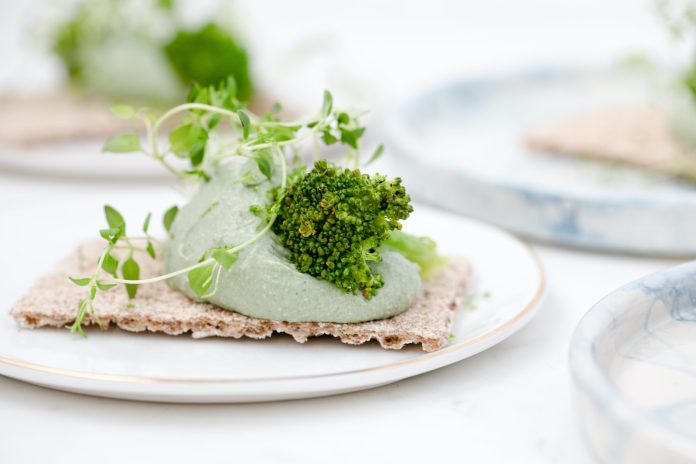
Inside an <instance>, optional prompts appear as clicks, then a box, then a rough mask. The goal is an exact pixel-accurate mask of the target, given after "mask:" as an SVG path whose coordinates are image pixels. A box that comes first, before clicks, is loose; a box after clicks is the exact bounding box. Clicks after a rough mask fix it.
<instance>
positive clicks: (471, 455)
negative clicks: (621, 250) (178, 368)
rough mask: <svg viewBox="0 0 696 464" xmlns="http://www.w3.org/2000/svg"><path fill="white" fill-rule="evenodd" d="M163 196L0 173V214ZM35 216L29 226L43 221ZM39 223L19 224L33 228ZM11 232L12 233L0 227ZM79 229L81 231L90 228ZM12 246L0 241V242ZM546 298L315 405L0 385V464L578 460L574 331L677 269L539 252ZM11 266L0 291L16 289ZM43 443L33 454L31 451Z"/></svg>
mask: <svg viewBox="0 0 696 464" xmlns="http://www.w3.org/2000/svg"><path fill="white" fill-rule="evenodd" d="M155 190H157V191H160V192H163V193H162V194H169V193H168V190H167V188H163V187H156V186H150V187H143V186H137V185H131V186H129V187H124V186H110V185H108V184H84V183H82V184H77V183H69V182H57V181H47V180H36V179H32V178H29V177H18V176H7V175H5V176H0V198H1V199H2V200H0V212H1V211H2V210H4V209H7V208H20V207H24V206H26V205H30V204H31V203H33V202H37V201H47V199H48V198H50V200H51V201H52V202H54V203H55V204H56V205H57V207H66V201H67V199H69V197H71V196H73V195H75V194H89V195H100V196H103V197H104V198H108V199H110V201H113V203H114V204H118V201H119V198H123V197H124V196H131V195H133V194H134V193H136V194H139V193H141V192H142V194H143V195H147V194H152V193H153V191H155ZM39 221H40V219H38V218H37V224H35V225H38V224H39V223H40V222H39ZM35 225H22V226H23V227H30V226H35ZM2 226H3V227H5V226H12V225H5V224H3V225H2ZM86 233H88V232H87V231H86ZM6 246H12V244H7V243H3V244H0V253H1V250H2V247H6ZM535 248H536V249H537V250H538V251H539V253H540V255H541V257H542V259H543V260H544V263H545V264H546V268H547V273H548V285H549V293H548V297H547V299H546V302H545V304H544V305H543V307H542V308H541V310H540V312H539V314H538V315H537V317H536V318H535V319H534V320H533V321H532V322H531V323H530V324H529V325H528V326H527V327H526V328H524V329H523V330H522V331H520V332H519V333H518V334H516V335H514V336H513V337H512V338H510V339H508V340H506V341H505V342H503V343H501V344H500V345H498V346H496V347H494V348H492V349H490V350H488V351H486V352H484V353H482V354H480V355H477V356H475V357H474V358H471V359H469V360H465V361H463V362H460V363H458V364H455V365H453V366H451V367H447V368H444V369H441V370H438V371H436V372H434V373H430V374H426V375H422V376H419V377H416V378H413V379H410V380H407V381H403V382H400V383H398V384H395V385H391V386H387V387H382V388H378V389H375V390H370V391H366V392H363V393H355V394H347V395H342V396H336V397H329V398H324V399H316V400H302V401H292V402H280V403H267V404H250V405H212V406H187V405H166V404H165V405H157V404H146V403H136V402H126V401H114V400H105V399H98V398H90V397H82V396H78V395H73V394H67V393H60V392H55V391H51V390H47V389H43V388H40V387H34V386H30V385H26V384H23V383H20V382H17V381H14V380H10V379H7V378H3V377H0V411H2V413H0V437H1V438H0V462H8V463H9V462H12V463H21V462H36V460H38V459H39V458H43V461H44V462H50V458H52V457H54V456H56V455H62V454H63V453H70V454H72V455H74V456H75V459H76V460H75V461H74V462H87V461H90V460H93V459H94V458H95V457H96V456H99V459H100V460H101V462H104V463H109V462H114V463H116V462H124V460H126V459H130V458H133V457H137V458H138V460H140V459H141V458H142V459H144V458H147V457H151V458H162V457H166V458H167V462H185V461H190V460H191V459H194V458H196V459H197V460H200V461H209V462H231V461H232V460H234V461H237V462H240V461H244V462H247V461H251V462H253V461H259V460H264V459H271V458H276V459H281V458H283V459H284V460H287V461H288V462H306V461H307V460H308V459H309V460H316V461H319V460H325V457H326V456H331V459H333V460H335V461H338V462H355V461H356V460H362V459H367V458H368V457H369V458H370V459H375V460H376V459H380V460H386V459H389V460H390V461H404V462H405V461H409V460H412V459H419V460H425V459H429V460H432V462H436V461H438V460H443V461H452V460H459V459H462V460H463V459H466V460H467V461H469V462H476V463H501V462H515V463H530V464H545V463H564V464H586V463H591V462H592V461H591V459H590V457H589V455H588V453H587V451H586V450H585V447H584V444H583V443H582V441H581V439H580V435H579V433H578V431H577V428H576V426H575V417H574V414H573V411H572V404H571V397H570V378H569V376H568V368H567V347H568V343H569V339H570V335H571V333H572V331H573V329H574V327H575V325H576V323H577V321H578V320H579V319H580V317H581V316H582V315H583V314H584V312H585V311H586V310H587V309H588V308H589V307H590V306H591V305H592V304H593V303H595V302H596V301H597V300H598V299H599V298H601V297H602V296H604V295H605V294H607V293H608V292H610V291H611V290H613V289H614V288H616V287H618V286H620V285H621V284H623V283H625V282H627V281H630V280H632V279H635V278H638V277H640V276H642V275H644V274H647V273H649V272H652V271H655V270H659V269H662V268H665V267H668V266H670V265H672V264H674V261H667V260H659V259H644V258H632V257H625V256H612V255H601V254H593V253H585V252H579V251H570V250H562V249H558V248H552V247H548V246H538V245H537V246H535ZM12 283H13V277H12V270H11V267H10V266H9V264H8V263H4V265H3V266H2V268H1V269H0V291H2V292H8V291H16V290H15V289H13V288H12V285H13V284H12ZM37 440H38V442H40V443H41V445H40V446H37V445H36V443H37Z"/></svg>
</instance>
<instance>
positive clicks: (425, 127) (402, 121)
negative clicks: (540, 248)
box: [385, 71, 696, 255]
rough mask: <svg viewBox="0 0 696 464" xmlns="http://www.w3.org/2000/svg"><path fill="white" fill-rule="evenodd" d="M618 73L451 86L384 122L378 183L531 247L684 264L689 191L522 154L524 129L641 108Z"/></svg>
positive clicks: (693, 248) (543, 74)
mask: <svg viewBox="0 0 696 464" xmlns="http://www.w3.org/2000/svg"><path fill="white" fill-rule="evenodd" d="M653 90H654V89H651V86H650V85H648V83H646V81H645V79H644V78H642V77H640V76H636V75H635V74H630V73H626V72H618V71H616V72H609V71H607V72H590V71H577V72H569V71H565V72H561V71H539V72H534V73H529V74H525V75H522V76H510V77H505V78H494V79H479V80H469V81H461V82H457V83H454V84H451V85H448V86H444V87H439V88H437V89H435V90H431V91H428V92H426V93H424V94H422V95H419V96H416V97H415V98H413V99H411V100H409V101H407V102H405V103H404V104H402V105H400V106H398V107H397V108H396V109H395V110H394V111H393V112H391V113H390V114H389V115H388V117H387V120H386V122H385V128H386V132H387V141H388V144H389V147H390V148H391V149H392V150H393V151H394V152H395V155H398V156H393V157H391V162H392V165H393V166H392V169H391V170H390V172H393V173H401V174H402V175H403V177H404V178H405V180H406V185H407V187H408V188H409V191H410V192H411V193H412V195H413V196H415V197H416V198H417V199H420V200H423V201H427V202H429V203H432V204H435V205H438V206H441V207H444V208H446V209H448V210H451V211H455V212H458V213H463V214H467V215H471V216H473V217H476V218H479V219H482V220H485V221H487V222H491V223H494V224H496V225H500V226H502V227H505V228H507V229H509V230H512V231H514V232H517V233H520V234H523V235H525V236H528V237H532V238H535V239H539V240H544V241H550V242H556V243H560V244H567V245H574V246H585V247H591V248H598V249H607V250H614V251H626V252H634V253H641V254H653V253H654V254H663V255H689V254H691V255H692V254H695V253H696V234H694V233H693V231H694V230H696V215H694V214H693V211H695V210H696V188H694V187H693V185H689V184H688V183H686V182H682V181H679V180H675V179H671V178H668V177H666V176H664V175H659V174H653V173H650V172H644V171H640V170H637V169H634V168H630V167H618V166H613V165H612V166H610V165H607V164H602V163H599V162H593V161H583V160H576V159H569V158H567V157H561V156H556V155H544V154H539V153H530V152H529V151H528V150H527V149H526V148H525V147H524V146H523V144H522V143H521V138H522V135H523V134H524V133H525V131H527V130H528V129H530V128H533V127H536V126H538V125H540V124H543V123H544V122H549V121H553V120H554V119H555V118H561V117H566V116H570V115H573V114H576V113H580V112H583V111H588V110H591V109H597V108H601V107H602V106H603V105H609V104H620V103H640V102H645V101H648V100H650V99H652V98H653Z"/></svg>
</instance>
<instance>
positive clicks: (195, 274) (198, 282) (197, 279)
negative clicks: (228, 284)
mask: <svg viewBox="0 0 696 464" xmlns="http://www.w3.org/2000/svg"><path fill="white" fill-rule="evenodd" d="M214 273H215V263H210V264H207V265H205V266H202V267H199V268H196V269H193V270H192V271H189V273H188V275H187V277H188V284H189V287H191V290H193V292H194V293H195V294H196V295H198V297H199V298H202V297H203V295H205V294H206V293H207V292H208V290H210V287H211V285H212V284H213V274H214Z"/></svg>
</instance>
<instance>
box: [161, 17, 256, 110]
mask: <svg viewBox="0 0 696 464" xmlns="http://www.w3.org/2000/svg"><path fill="white" fill-rule="evenodd" d="M164 51H165V54H166V56H167V59H168V60H169V63H170V64H171V65H172V68H173V69H174V71H175V72H176V74H177V76H179V79H180V80H181V81H182V82H184V83H189V82H192V81H193V82H198V83H199V84H200V85H203V86H207V85H218V84H219V83H220V82H224V81H226V80H227V78H228V77H229V76H232V77H234V80H235V81H236V82H237V96H238V97H239V99H240V100H243V101H247V100H249V98H251V95H252V94H253V91H254V89H253V85H252V82H251V78H250V76H249V57H248V55H247V52H246V50H245V49H244V48H243V47H242V46H241V45H239V43H237V41H236V40H235V39H234V38H233V37H232V36H231V35H230V34H229V33H228V32H227V31H224V30H222V29H221V28H220V27H219V26H218V25H217V24H215V23H208V24H206V25H205V26H203V27H202V28H200V29H199V30H197V31H193V32H189V31H178V32H177V33H176V35H175V36H174V38H173V39H172V40H171V41H170V42H169V43H168V44H166V45H165V47H164Z"/></svg>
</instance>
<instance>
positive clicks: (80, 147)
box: [0, 140, 172, 181]
mask: <svg viewBox="0 0 696 464" xmlns="http://www.w3.org/2000/svg"><path fill="white" fill-rule="evenodd" d="M103 145H104V141H103V140H99V141H98V140H84V141H74V142H61V143H52V144H44V145H41V146H35V147H17V146H3V147H0V171H2V172H6V173H17V174H23V175H33V176H43V177H51V178H65V179H76V180H89V181H110V180H113V181H133V180H141V181H144V180H155V181H167V180H171V178H172V175H171V174H170V173H169V172H168V171H167V170H166V169H164V168H163V167H162V166H161V165H160V164H159V163H158V162H157V161H155V160H153V159H151V158H148V157H147V156H144V155H142V154H139V153H132V154H113V153H103V152H102V146H103Z"/></svg>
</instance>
